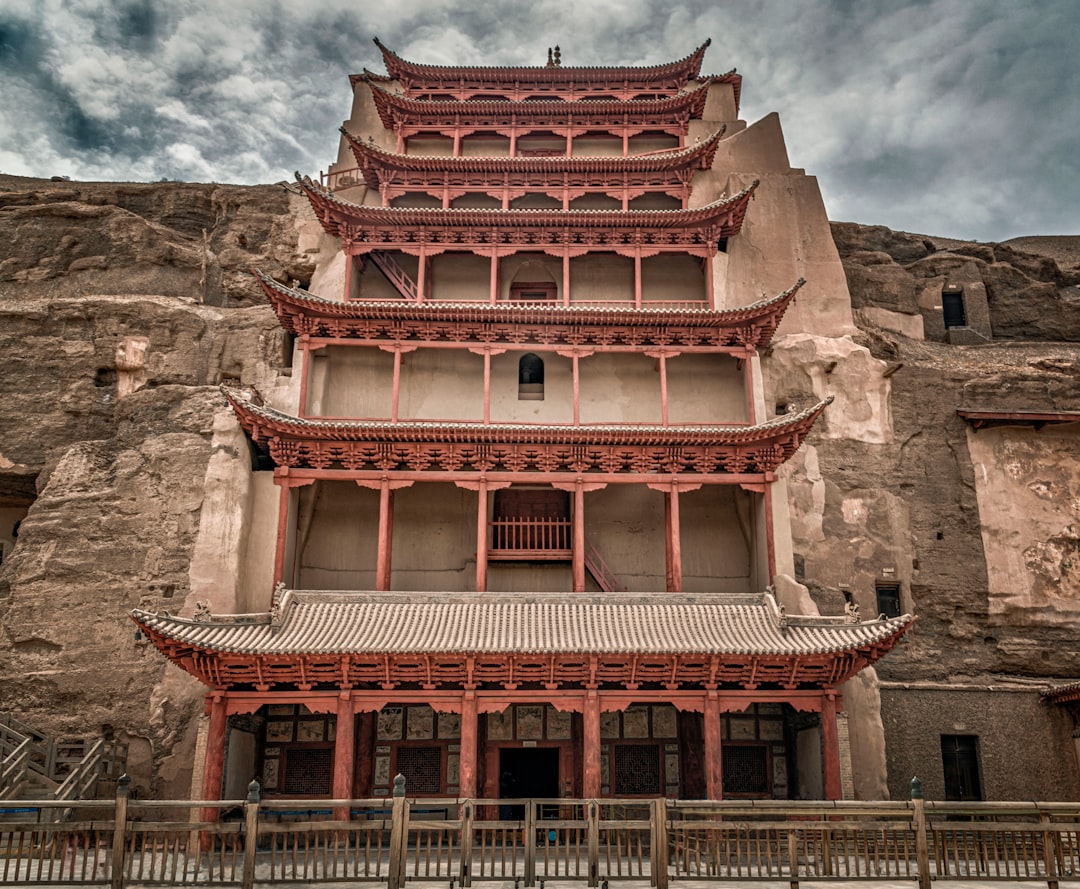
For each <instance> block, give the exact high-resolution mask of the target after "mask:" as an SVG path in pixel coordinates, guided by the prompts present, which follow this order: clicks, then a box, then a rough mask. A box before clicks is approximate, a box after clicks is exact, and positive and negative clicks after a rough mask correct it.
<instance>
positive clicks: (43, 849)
mask: <svg viewBox="0 0 1080 889" xmlns="http://www.w3.org/2000/svg"><path fill="white" fill-rule="evenodd" d="M395 790H396V793H398V792H399V793H400V795H395V796H394V797H393V798H392V799H386V798H382V799H368V800H306V801H302V802H301V801H297V800H261V801H260V799H259V794H258V787H257V785H253V786H252V788H251V793H250V795H249V798H248V800H247V801H246V802H243V801H235V800H234V801H224V802H195V803H193V802H191V801H175V800H172V801H160V800H158V801H154V800H132V799H129V796H128V793H127V783H126V780H124V779H122V780H121V783H120V785H119V789H118V793H117V795H116V798H115V800H109V801H97V802H86V801H77V802H71V801H68V802H63V803H61V802H58V801H55V800H46V801H38V802H32V803H25V802H24V803H20V804H18V805H19V808H17V809H8V810H0V814H2V815H3V817H5V818H7V819H9V820H6V821H0V884H3V885H23V884H29V883H49V884H52V885H61V884H83V885H103V886H111V887H114V889H121V887H123V886H125V885H127V884H151V883H152V884H157V885H187V884H192V883H205V884H208V885H220V886H241V887H250V886H252V885H253V884H254V883H256V882H258V883H282V884H290V883H292V884H300V883H316V882H318V883H324V882H337V883H346V882H354V883H360V882H377V883H385V884H386V885H387V886H388V889H401V887H403V886H404V885H405V883H406V882H409V881H418V882H425V881H426V882H439V883H445V884H448V885H455V884H460V885H461V886H462V887H468V886H472V885H474V884H477V885H479V884H483V883H491V882H498V883H500V884H506V883H508V882H510V881H513V883H514V884H515V886H517V885H524V886H534V885H536V884H537V883H539V884H540V885H541V886H543V883H544V882H545V881H552V880H558V881H559V883H560V884H562V883H564V882H580V883H583V884H586V885H588V886H598V885H600V884H601V883H605V882H609V881H610V882H615V881H620V880H624V881H625V880H633V881H635V882H638V883H645V882H648V884H649V885H651V886H655V887H657V889H668V887H669V884H670V883H672V882H678V881H680V880H694V881H709V882H713V881H715V882H725V881H739V882H740V883H747V882H753V881H774V882H775V881H783V882H786V883H788V884H789V885H790V886H791V887H792V889H797V887H798V885H799V883H801V882H831V881H844V880H862V881H877V880H889V881H894V882H895V881H897V880H901V881H903V880H910V881H911V882H912V883H913V884H915V883H917V884H918V886H919V889H929V886H930V881H931V880H967V881H978V882H980V883H982V882H991V881H995V882H1007V881H1018V880H1028V881H1031V880H1038V881H1044V882H1046V884H1047V886H1048V887H1049V889H1057V886H1058V882H1059V881H1060V880H1074V879H1077V878H1078V877H1080V803H977V804H971V803H967V804H960V803H941V802H924V801H923V800H922V799H913V800H910V801H905V802H882V803H861V802H836V803H827V802H791V801H780V800H776V801H773V800H769V801H752V802H735V801H725V802H698V801H693V802H687V801H671V800H664V799H623V800H614V799H603V800H570V799H550V800H531V799H530V800H526V799H518V800H506V799H503V800H496V799H475V800H460V799H442V798H438V799H432V798H423V799H407V798H406V797H405V796H404V787H403V785H401V784H399V785H398V787H397V788H396V789H395ZM60 806H63V807H64V809H66V810H68V820H57V819H56V817H55V814H56V813H55V810H56V809H57V807H60ZM10 819H15V820H10Z"/></svg>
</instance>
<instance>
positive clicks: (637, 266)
mask: <svg viewBox="0 0 1080 889" xmlns="http://www.w3.org/2000/svg"><path fill="white" fill-rule="evenodd" d="M634 308H636V309H640V308H641V248H640V247H635V248H634Z"/></svg>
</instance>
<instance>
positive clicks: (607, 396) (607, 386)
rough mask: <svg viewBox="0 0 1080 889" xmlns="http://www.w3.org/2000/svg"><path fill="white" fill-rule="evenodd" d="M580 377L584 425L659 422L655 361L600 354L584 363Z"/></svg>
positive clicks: (635, 356)
mask: <svg viewBox="0 0 1080 889" xmlns="http://www.w3.org/2000/svg"><path fill="white" fill-rule="evenodd" d="M678 360H681V359H678ZM578 374H579V380H580V382H579V389H580V395H581V422H582V423H659V422H660V373H659V371H658V369H657V367H656V359H655V358H649V357H648V356H647V355H633V354H623V353H618V354H615V353H597V354H595V355H592V356H590V357H589V358H585V359H582V360H581V362H580V365H579V370H578Z"/></svg>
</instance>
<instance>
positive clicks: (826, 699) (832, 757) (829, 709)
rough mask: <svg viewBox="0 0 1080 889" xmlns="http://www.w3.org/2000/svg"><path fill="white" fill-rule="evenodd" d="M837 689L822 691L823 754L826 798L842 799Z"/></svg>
mask: <svg viewBox="0 0 1080 889" xmlns="http://www.w3.org/2000/svg"><path fill="white" fill-rule="evenodd" d="M836 709H837V708H836V690H835V689H831V688H830V689H825V690H824V691H822V693H821V754H822V759H823V760H824V771H825V799H842V798H843V795H844V790H843V785H842V784H841V782H840V735H839V733H838V732H837V730H836Z"/></svg>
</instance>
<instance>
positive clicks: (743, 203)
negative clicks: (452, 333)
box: [296, 172, 760, 234]
mask: <svg viewBox="0 0 1080 889" xmlns="http://www.w3.org/2000/svg"><path fill="white" fill-rule="evenodd" d="M296 180H297V183H298V184H299V187H300V188H301V189H302V190H303V191H304V192H305V193H306V194H307V196H308V200H309V201H311V203H312V205H313V207H314V208H315V209H316V213H317V214H318V211H319V209H320V207H325V208H326V209H328V210H333V211H335V212H340V213H341V214H343V216H345V217H348V218H353V219H357V220H363V221H366V222H370V223H371V224H374V225H386V226H408V225H433V226H438V225H463V224H464V225H468V226H475V227H477V228H486V229H490V228H492V227H499V226H501V225H509V226H515V225H516V226H526V225H533V226H543V227H549V228H550V227H560V226H566V225H571V224H573V225H588V226H593V227H608V228H623V227H626V226H634V227H639V228H640V227H644V228H692V227H693V226H695V225H699V224H707V223H708V222H711V221H713V220H716V219H719V218H720V216H722V215H723V214H724V213H725V212H730V213H732V214H733V217H735V216H737V217H738V219H737V222H738V225H739V226H741V222H742V216H743V215H744V214H745V212H746V207H747V205H748V203H749V201H750V198H751V197H752V196H753V194H754V192H755V191H756V190H757V187H758V185H759V184H760V182H759V180H757V179H755V180H754V181H753V182H752V183H751V184H750V185H749V186H747V187H746V188H744V189H743V190H742V191H740V192H738V193H737V194H734V195H732V196H731V197H727V198H720V199H718V200H716V201H712V202H711V203H708V204H704V205H703V206H701V207H695V208H693V209H677V210H591V209H590V210H561V209H560V210H554V209H505V210H504V209H478V208H465V207H461V208H455V207H449V208H444V207H430V208H429V207H375V206H370V205H366V204H356V203H353V202H352V201H346V200H344V199H343V198H339V197H337V196H336V195H335V194H334V193H333V192H331V191H329V190H327V189H324V188H322V187H321V186H319V185H316V184H315V182H314V181H313V180H312V179H311V178H310V177H308V176H301V174H300V173H299V172H298V173H296ZM320 221H321V223H322V225H323V228H324V229H325V230H327V232H328V233H329V234H335V232H334V231H331V229H330V228H328V223H330V224H331V227H332V220H327V219H323V218H322V217H321V216H320Z"/></svg>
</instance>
